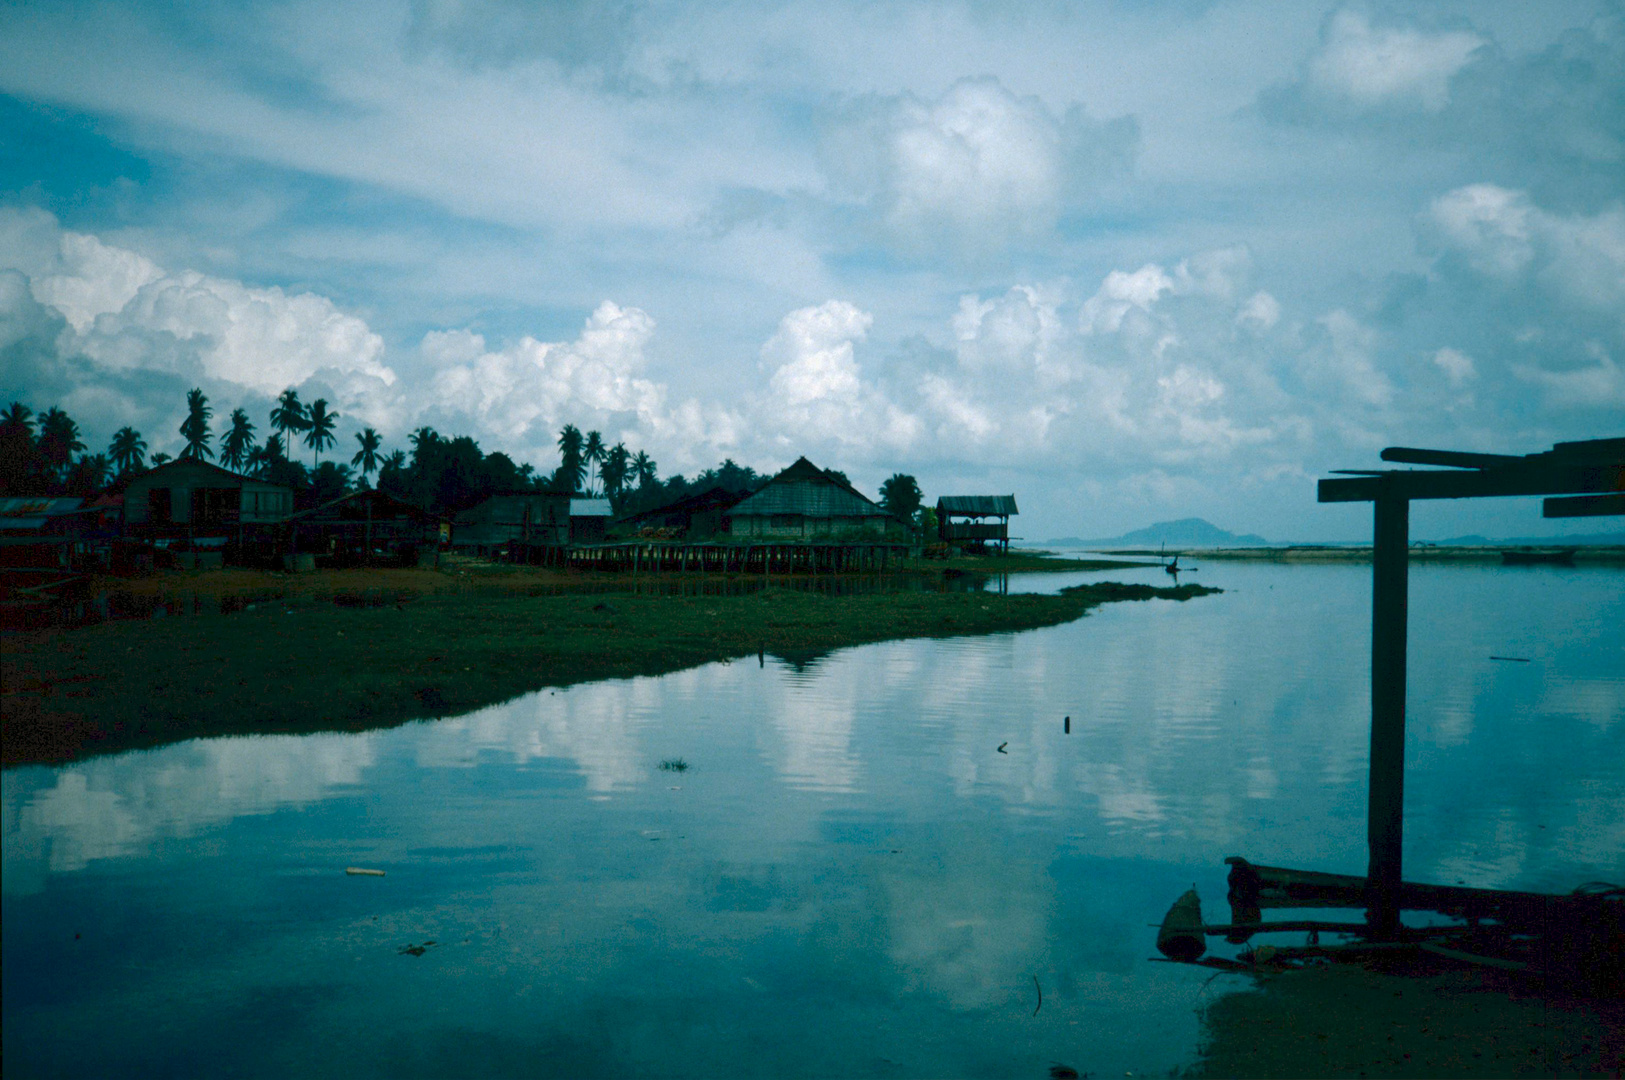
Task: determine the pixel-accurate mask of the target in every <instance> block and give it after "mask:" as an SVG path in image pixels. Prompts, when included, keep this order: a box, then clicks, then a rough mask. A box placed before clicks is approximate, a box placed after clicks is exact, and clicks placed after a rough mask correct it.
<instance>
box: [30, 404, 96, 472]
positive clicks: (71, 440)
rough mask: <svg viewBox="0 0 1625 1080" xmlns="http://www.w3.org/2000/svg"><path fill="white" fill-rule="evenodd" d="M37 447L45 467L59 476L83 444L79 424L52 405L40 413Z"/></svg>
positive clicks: (81, 448) (83, 446) (82, 447)
mask: <svg viewBox="0 0 1625 1080" xmlns="http://www.w3.org/2000/svg"><path fill="white" fill-rule="evenodd" d="M38 447H39V455H40V457H42V458H44V459H45V465H46V467H47V468H48V469H50V470H52V471H53V472H54V473H56V474H57V475H58V476H60V475H61V474H62V473H63V472H64V471H66V470H67V467H68V462H70V461H72V460H73V455H74V454H76V453H79V452H80V451H82V450H83V449H84V448H85V444H84V443H83V442H81V441H80V440H79V425H78V424H76V423H74V422H73V420H72V418H70V417H69V416H68V414H67V413H65V412H63V411H62V410H61V409H58V408H56V407H55V406H52V407H51V408H49V409H46V410H45V411H44V412H43V413H41V414H40V418H39V444H38Z"/></svg>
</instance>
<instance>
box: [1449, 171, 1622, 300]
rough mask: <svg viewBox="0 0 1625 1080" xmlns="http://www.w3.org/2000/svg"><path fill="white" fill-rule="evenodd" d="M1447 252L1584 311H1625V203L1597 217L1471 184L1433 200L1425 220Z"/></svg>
mask: <svg viewBox="0 0 1625 1080" xmlns="http://www.w3.org/2000/svg"><path fill="white" fill-rule="evenodd" d="M1424 226H1425V229H1426V231H1427V232H1429V233H1430V234H1431V238H1432V239H1433V240H1434V242H1435V243H1436V244H1437V245H1438V247H1439V248H1441V249H1442V250H1443V251H1446V252H1449V253H1451V254H1453V255H1455V256H1457V257H1459V258H1460V259H1461V260H1462V261H1464V262H1465V263H1466V265H1467V266H1469V267H1470V268H1471V269H1472V270H1474V271H1476V272H1478V273H1480V274H1483V275H1485V276H1486V277H1492V278H1496V279H1498V280H1500V281H1503V282H1506V283H1508V284H1512V283H1516V282H1518V281H1520V280H1522V279H1523V278H1524V276H1525V275H1532V277H1533V281H1534V282H1535V283H1536V284H1538V285H1540V286H1542V287H1543V288H1544V289H1545V290H1546V291H1547V292H1548V293H1549V294H1551V295H1553V296H1555V297H1558V298H1560V299H1563V300H1566V301H1568V302H1570V303H1573V304H1576V305H1579V306H1581V307H1587V308H1593V309H1597V310H1601V311H1611V312H1615V313H1617V312H1618V311H1619V310H1621V309H1622V308H1625V206H1621V205H1619V204H1618V203H1616V204H1615V205H1613V206H1611V207H1609V208H1607V209H1604V210H1602V211H1600V212H1599V213H1596V214H1591V215H1586V214H1567V215H1565V214H1557V213H1552V212H1549V211H1547V210H1543V209H1541V208H1540V207H1538V206H1536V205H1535V204H1534V203H1533V202H1531V201H1530V199H1529V196H1528V195H1527V194H1526V193H1525V192H1522V191H1512V190H1509V189H1507V188H1503V187H1498V186H1496V185H1494V184H1470V185H1468V186H1466V187H1460V188H1456V189H1455V190H1453V191H1450V192H1447V193H1445V194H1444V195H1441V196H1439V197H1438V198H1436V199H1434V200H1433V203H1432V205H1431V206H1430V207H1429V208H1428V213H1427V215H1426V217H1425V219H1424Z"/></svg>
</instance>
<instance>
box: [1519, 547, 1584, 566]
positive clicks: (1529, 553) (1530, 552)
mask: <svg viewBox="0 0 1625 1080" xmlns="http://www.w3.org/2000/svg"><path fill="white" fill-rule="evenodd" d="M1577 550H1579V549H1578V548H1529V547H1525V548H1507V549H1505V550H1503V551H1502V552H1501V563H1502V565H1504V566H1539V565H1542V564H1545V565H1551V566H1573V565H1574V553H1575V552H1576V551H1577Z"/></svg>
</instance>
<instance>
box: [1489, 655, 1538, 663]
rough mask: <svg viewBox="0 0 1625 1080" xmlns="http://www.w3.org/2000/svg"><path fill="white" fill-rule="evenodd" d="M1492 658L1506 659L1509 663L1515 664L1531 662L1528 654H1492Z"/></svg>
mask: <svg viewBox="0 0 1625 1080" xmlns="http://www.w3.org/2000/svg"><path fill="white" fill-rule="evenodd" d="M1490 659H1491V660H1506V661H1508V662H1509V663H1513V664H1527V663H1529V662H1530V661H1529V658H1528V657H1527V656H1492V657H1490Z"/></svg>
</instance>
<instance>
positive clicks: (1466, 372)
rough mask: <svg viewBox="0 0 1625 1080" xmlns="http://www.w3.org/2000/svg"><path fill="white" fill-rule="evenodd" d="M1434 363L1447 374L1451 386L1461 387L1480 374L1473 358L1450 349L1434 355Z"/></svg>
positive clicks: (1444, 349)
mask: <svg viewBox="0 0 1625 1080" xmlns="http://www.w3.org/2000/svg"><path fill="white" fill-rule="evenodd" d="M1433 363H1434V365H1435V366H1436V367H1438V369H1439V370H1440V371H1442V372H1444V373H1445V376H1446V377H1447V378H1448V379H1449V380H1450V385H1451V386H1461V385H1463V384H1464V383H1466V382H1468V381H1469V380H1470V379H1472V378H1473V377H1474V376H1475V375H1477V374H1478V368H1477V366H1476V365H1475V364H1474V363H1473V358H1472V357H1470V356H1468V355H1467V354H1466V353H1463V352H1459V351H1457V350H1456V349H1452V348H1449V347H1446V348H1443V349H1440V350H1439V351H1438V352H1436V353H1434V354H1433Z"/></svg>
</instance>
